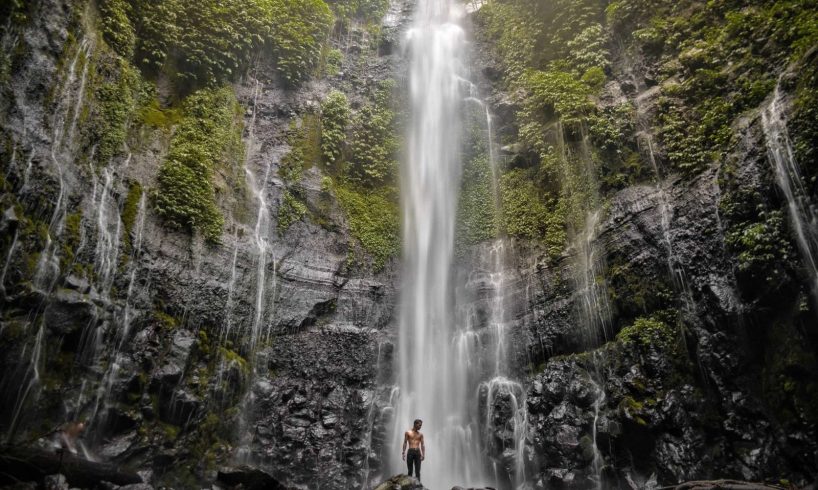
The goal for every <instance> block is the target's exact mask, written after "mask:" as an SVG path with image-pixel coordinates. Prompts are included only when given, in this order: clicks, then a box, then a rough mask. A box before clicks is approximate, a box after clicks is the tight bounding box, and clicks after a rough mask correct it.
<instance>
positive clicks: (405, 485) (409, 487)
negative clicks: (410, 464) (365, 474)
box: [375, 475, 426, 490]
mask: <svg viewBox="0 0 818 490" xmlns="http://www.w3.org/2000/svg"><path fill="white" fill-rule="evenodd" d="M424 488H426V487H424V486H423V484H422V483H420V481H419V480H418V479H417V478H414V477H411V476H408V475H395V476H393V477H392V478H390V479H388V480H386V481H385V482H383V483H381V484H380V485H378V486H377V487H375V490H416V489H424Z"/></svg>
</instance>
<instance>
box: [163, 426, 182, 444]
mask: <svg viewBox="0 0 818 490" xmlns="http://www.w3.org/2000/svg"><path fill="white" fill-rule="evenodd" d="M160 429H161V430H162V435H163V436H164V437H165V440H167V441H169V442H172V441H175V440H176V439H178V438H179V431H180V429H179V427H177V426H175V425H171V424H166V423H162V422H160Z"/></svg>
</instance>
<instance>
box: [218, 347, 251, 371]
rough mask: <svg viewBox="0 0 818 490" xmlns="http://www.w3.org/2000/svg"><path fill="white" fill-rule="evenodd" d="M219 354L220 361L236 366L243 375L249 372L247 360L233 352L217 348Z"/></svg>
mask: <svg viewBox="0 0 818 490" xmlns="http://www.w3.org/2000/svg"><path fill="white" fill-rule="evenodd" d="M219 353H220V354H221V357H222V359H224V360H225V362H227V363H228V364H236V365H237V366H239V368H240V369H241V370H242V372H244V373H245V374H247V373H248V372H249V366H248V364H247V360H246V359H245V358H243V357H242V356H241V355H239V354H238V353H236V352H235V351H233V350H231V349H225V348H224V347H219Z"/></svg>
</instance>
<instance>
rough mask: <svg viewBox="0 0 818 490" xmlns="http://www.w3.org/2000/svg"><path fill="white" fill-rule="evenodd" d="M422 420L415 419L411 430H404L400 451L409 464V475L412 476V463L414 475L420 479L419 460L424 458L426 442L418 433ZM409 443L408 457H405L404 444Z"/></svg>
mask: <svg viewBox="0 0 818 490" xmlns="http://www.w3.org/2000/svg"><path fill="white" fill-rule="evenodd" d="M422 425H423V421H422V420H420V419H415V424H414V426H413V427H412V430H408V431H406V433H404V434H403V452H402V453H401V455H402V457H403V460H404V461H406V464H407V465H409V476H412V465H413V464H414V467H415V477H417V479H418V481H420V462H421V461H423V460H424V459H426V444H425V443H424V441H423V434H421V433H420V427H421V426H422ZM407 444H409V457H408V458H407V457H406V445H407Z"/></svg>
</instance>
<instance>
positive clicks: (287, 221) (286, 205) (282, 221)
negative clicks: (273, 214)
mask: <svg viewBox="0 0 818 490" xmlns="http://www.w3.org/2000/svg"><path fill="white" fill-rule="evenodd" d="M305 214H307V206H305V205H304V203H302V202H301V201H299V200H298V199H296V198H295V197H294V196H293V195H292V194H291V193H290V191H284V196H283V197H282V199H281V203H280V204H279V205H278V232H279V233H280V234H282V235H283V234H284V232H286V231H287V229H289V228H290V226H291V225H292V224H293V223H295V222H296V221H300V220H301V218H303V217H304V215H305Z"/></svg>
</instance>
